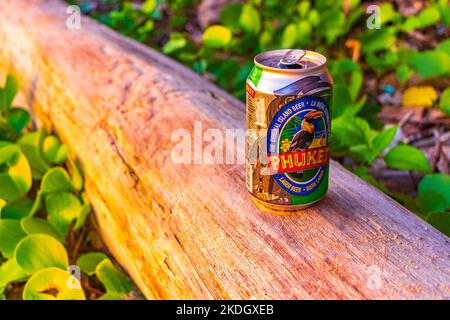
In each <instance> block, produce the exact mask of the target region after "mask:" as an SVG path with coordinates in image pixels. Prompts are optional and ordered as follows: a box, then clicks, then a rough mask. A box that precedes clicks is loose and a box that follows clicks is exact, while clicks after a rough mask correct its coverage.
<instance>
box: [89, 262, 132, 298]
mask: <svg viewBox="0 0 450 320" xmlns="http://www.w3.org/2000/svg"><path fill="white" fill-rule="evenodd" d="M95 274H96V275H97V278H98V279H99V280H100V281H101V282H102V283H103V285H104V286H105V289H106V292H107V293H117V294H123V295H126V294H128V293H129V292H130V291H131V290H132V289H133V283H132V282H131V281H130V279H129V278H128V277H127V276H125V275H124V274H123V273H122V272H120V271H119V270H117V268H116V267H115V266H114V265H113V263H112V262H111V260H109V259H104V260H103V261H102V262H100V263H99V264H98V265H97V267H96V268H95Z"/></svg>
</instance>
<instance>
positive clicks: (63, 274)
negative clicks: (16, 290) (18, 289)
mask: <svg viewBox="0 0 450 320" xmlns="http://www.w3.org/2000/svg"><path fill="white" fill-rule="evenodd" d="M69 283H70V284H72V285H71V286H69V285H68V284H69ZM23 299H24V300H85V299H86V296H85V295H84V292H83V289H82V288H81V285H80V283H79V281H78V280H77V279H76V278H75V277H74V276H72V275H71V274H69V273H68V272H67V271H65V270H61V269H58V268H46V269H43V270H40V271H38V272H36V273H35V274H34V275H33V276H31V278H30V279H28V281H27V283H26V285H25V287H24V289H23Z"/></svg>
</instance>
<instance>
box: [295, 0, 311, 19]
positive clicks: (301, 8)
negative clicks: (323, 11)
mask: <svg viewBox="0 0 450 320" xmlns="http://www.w3.org/2000/svg"><path fill="white" fill-rule="evenodd" d="M309 9H311V2H309V1H306V0H304V1H301V2H300V3H299V4H298V5H297V11H298V13H299V14H300V18H305V17H306V15H307V14H308V12H309Z"/></svg>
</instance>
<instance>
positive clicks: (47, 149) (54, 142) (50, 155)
mask: <svg viewBox="0 0 450 320" xmlns="http://www.w3.org/2000/svg"><path fill="white" fill-rule="evenodd" d="M60 147H61V142H60V141H59V139H58V138H57V137H55V136H52V135H50V136H47V137H46V138H45V139H44V145H43V155H44V158H45V160H47V161H48V162H51V163H56V161H55V159H56V155H57V154H58V150H59V148H60Z"/></svg>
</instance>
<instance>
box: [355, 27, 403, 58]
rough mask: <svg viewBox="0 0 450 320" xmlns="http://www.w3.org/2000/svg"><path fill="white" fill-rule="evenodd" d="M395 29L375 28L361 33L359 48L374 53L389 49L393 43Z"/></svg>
mask: <svg viewBox="0 0 450 320" xmlns="http://www.w3.org/2000/svg"><path fill="white" fill-rule="evenodd" d="M395 40H396V38H395V31H394V29H392V28H386V27H384V28H382V29H376V30H374V31H371V32H367V33H365V34H363V36H362V37H361V49H362V51H363V52H365V53H374V52H378V51H381V50H386V49H390V48H391V47H392V46H393V45H394V44H395Z"/></svg>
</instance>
